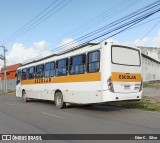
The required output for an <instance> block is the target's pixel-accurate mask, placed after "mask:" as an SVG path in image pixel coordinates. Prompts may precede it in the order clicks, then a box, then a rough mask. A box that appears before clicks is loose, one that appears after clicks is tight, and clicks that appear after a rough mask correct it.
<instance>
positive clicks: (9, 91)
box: [0, 90, 16, 95]
mask: <svg viewBox="0 0 160 143" xmlns="http://www.w3.org/2000/svg"><path fill="white" fill-rule="evenodd" d="M0 94H14V95H15V94H16V91H15V90H8V91H7V93H6V92H4V91H3V90H0Z"/></svg>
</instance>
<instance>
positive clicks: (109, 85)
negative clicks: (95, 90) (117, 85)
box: [107, 77, 114, 92]
mask: <svg viewBox="0 0 160 143" xmlns="http://www.w3.org/2000/svg"><path fill="white" fill-rule="evenodd" d="M107 84H108V89H109V91H111V92H114V88H113V83H112V80H111V77H110V78H109V79H108V81H107Z"/></svg>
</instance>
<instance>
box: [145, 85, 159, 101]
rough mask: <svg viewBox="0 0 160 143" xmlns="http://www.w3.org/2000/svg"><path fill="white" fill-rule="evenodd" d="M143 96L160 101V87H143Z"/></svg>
mask: <svg viewBox="0 0 160 143" xmlns="http://www.w3.org/2000/svg"><path fill="white" fill-rule="evenodd" d="M143 96H148V97H150V98H152V99H154V100H158V101H160V88H157V87H156V88H155V87H146V88H143Z"/></svg>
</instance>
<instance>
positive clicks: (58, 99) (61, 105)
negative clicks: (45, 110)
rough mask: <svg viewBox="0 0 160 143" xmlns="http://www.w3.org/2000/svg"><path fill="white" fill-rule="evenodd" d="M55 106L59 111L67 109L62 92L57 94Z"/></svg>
mask: <svg viewBox="0 0 160 143" xmlns="http://www.w3.org/2000/svg"><path fill="white" fill-rule="evenodd" d="M54 100H55V105H56V107H57V108H58V109H63V108H65V107H66V103H65V102H64V101H63V95H62V93H61V92H56V93H55V97H54Z"/></svg>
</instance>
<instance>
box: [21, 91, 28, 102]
mask: <svg viewBox="0 0 160 143" xmlns="http://www.w3.org/2000/svg"><path fill="white" fill-rule="evenodd" d="M22 98H23V101H24V102H27V101H28V98H27V97H26V91H25V90H23V91H22Z"/></svg>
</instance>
